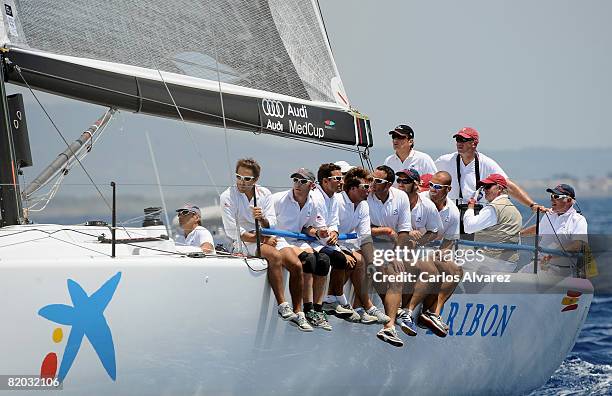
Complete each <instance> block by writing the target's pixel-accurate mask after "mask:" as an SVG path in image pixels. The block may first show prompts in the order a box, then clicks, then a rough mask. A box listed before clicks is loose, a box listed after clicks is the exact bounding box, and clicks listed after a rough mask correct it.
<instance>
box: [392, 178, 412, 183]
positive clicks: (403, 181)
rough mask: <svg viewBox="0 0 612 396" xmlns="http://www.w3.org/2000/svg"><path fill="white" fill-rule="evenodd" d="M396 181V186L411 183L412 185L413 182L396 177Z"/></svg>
mask: <svg viewBox="0 0 612 396" xmlns="http://www.w3.org/2000/svg"><path fill="white" fill-rule="evenodd" d="M396 181H397V184H412V183H414V180H412V179H409V178H403V177H398V178H397V180H396Z"/></svg>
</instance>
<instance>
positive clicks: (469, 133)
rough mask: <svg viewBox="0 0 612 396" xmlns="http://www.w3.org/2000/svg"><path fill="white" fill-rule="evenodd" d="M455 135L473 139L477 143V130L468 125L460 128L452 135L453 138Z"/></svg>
mask: <svg viewBox="0 0 612 396" xmlns="http://www.w3.org/2000/svg"><path fill="white" fill-rule="evenodd" d="M457 136H461V137H464V138H466V139H474V141H475V142H476V143H478V140H479V136H478V131H477V130H476V129H474V128H470V127H463V128H461V129H460V130H459V131H458V132H457V133H455V134H454V135H453V138H456V137H457Z"/></svg>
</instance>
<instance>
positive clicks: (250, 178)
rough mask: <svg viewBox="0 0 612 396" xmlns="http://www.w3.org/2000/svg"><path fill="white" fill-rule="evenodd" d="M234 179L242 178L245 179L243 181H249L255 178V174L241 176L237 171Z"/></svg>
mask: <svg viewBox="0 0 612 396" xmlns="http://www.w3.org/2000/svg"><path fill="white" fill-rule="evenodd" d="M236 179H238V180H242V181H245V182H251V181H253V180H255V179H256V177H255V176H242V175H239V174H238V173H236Z"/></svg>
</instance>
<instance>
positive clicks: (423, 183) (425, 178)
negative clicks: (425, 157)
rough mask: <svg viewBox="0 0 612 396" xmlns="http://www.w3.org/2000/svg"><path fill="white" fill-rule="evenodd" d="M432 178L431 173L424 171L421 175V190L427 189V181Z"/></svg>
mask: <svg viewBox="0 0 612 396" xmlns="http://www.w3.org/2000/svg"><path fill="white" fill-rule="evenodd" d="M432 178H433V174H431V173H425V174H424V175H423V176H421V187H420V190H421V191H429V182H430V181H431V179H432Z"/></svg>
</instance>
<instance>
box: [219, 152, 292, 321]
mask: <svg viewBox="0 0 612 396" xmlns="http://www.w3.org/2000/svg"><path fill="white" fill-rule="evenodd" d="M235 172H236V185H235V186H230V187H228V188H227V190H225V191H224V192H223V193H222V194H221V197H220V200H219V201H220V204H221V209H222V210H223V211H222V212H221V218H222V220H223V228H224V229H225V234H226V235H227V236H228V238H230V239H232V241H233V247H234V251H236V252H240V253H243V254H249V255H255V253H256V250H257V244H256V241H257V239H256V233H255V219H257V221H258V222H259V226H260V227H266V228H269V227H274V224H275V214H274V206H273V205H272V201H271V200H270V196H271V193H270V190H268V189H267V188H265V187H262V186H259V185H257V181H258V180H259V175H260V173H261V167H260V166H259V164H258V163H257V161H255V160H254V159H252V158H243V159H240V160H238V162H236V169H235ZM255 200H257V205H255ZM277 242H278V240H277V238H276V237H274V236H270V237H262V238H261V246H260V248H261V249H260V250H261V252H260V253H261V256H262V257H264V258H265V259H266V260H267V261H268V271H267V275H268V282H269V283H270V287H271V288H272V291H273V292H274V297H276V301H277V303H278V315H279V316H280V317H281V318H282V319H283V320H291V319H292V318H293V317H294V316H295V313H294V312H293V310H292V309H291V305H290V304H289V303H288V302H287V301H286V300H285V285H284V281H283V267H285V268H286V269H287V271H289V275H290V277H289V292H290V293H291V299H292V300H293V306H294V307H296V308H297V307H300V306H301V300H302V264H301V263H300V262H299V261H298V262H292V261H283V259H282V257H281V254H280V253H279V251H278V250H276V244H277Z"/></svg>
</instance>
